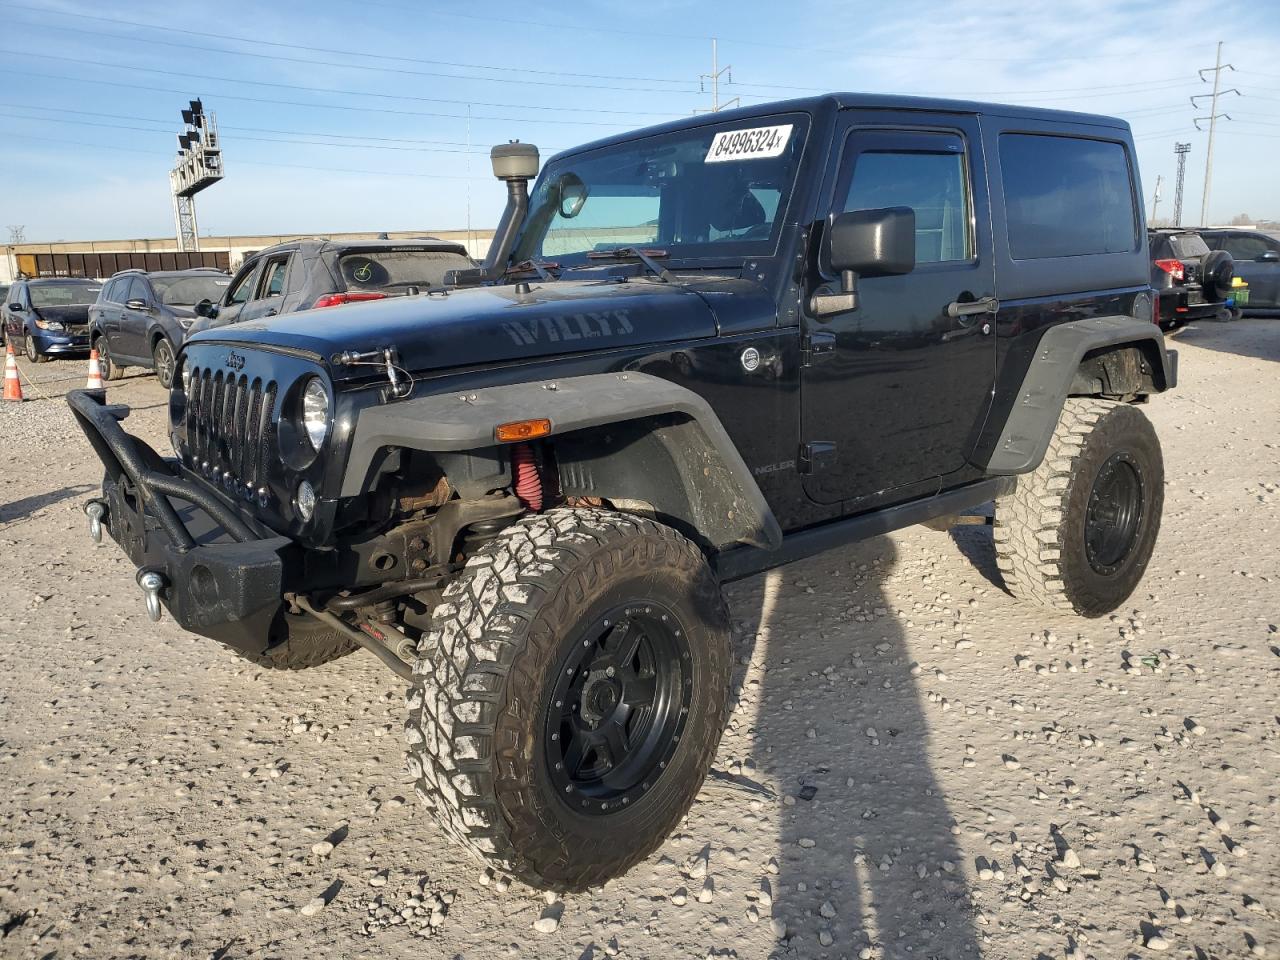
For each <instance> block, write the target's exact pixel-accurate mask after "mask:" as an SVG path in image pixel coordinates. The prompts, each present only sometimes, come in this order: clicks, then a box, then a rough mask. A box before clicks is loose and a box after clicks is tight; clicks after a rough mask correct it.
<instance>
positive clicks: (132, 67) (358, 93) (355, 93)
mask: <svg viewBox="0 0 1280 960" xmlns="http://www.w3.org/2000/svg"><path fill="white" fill-rule="evenodd" d="M0 54H5V55H10V56H20V57H30V58H32V59H36V60H61V61H62V62H64V63H76V64H80V65H82V66H91V67H105V68H106V69H108V70H127V71H129V72H138V71H141V72H143V73H157V74H160V75H161V76H166V77H181V78H182V79H184V80H188V81H198V82H200V83H203V82H204V81H206V80H213V81H217V82H220V83H241V84H245V85H248V86H253V87H273V88H276V89H279V90H302V91H306V92H309V93H335V94H338V95H340V96H349V97H373V98H376V99H379V100H410V101H413V102H415V103H445V104H450V105H454V106H474V107H498V108H504V109H512V110H550V111H554V112H555V113H602V114H612V115H615V116H629V117H669V116H671V114H670V113H652V112H648V113H644V112H640V111H636V110H600V109H596V108H592V107H552V106H545V105H542V104H525V103H494V102H492V101H483V100H449V99H445V98H443V97H418V96H413V95H411V94H398V93H374V92H369V91H363V90H339V89H335V88H334V87H313V86H309V85H307V84H298V83H277V82H275V81H271V80H243V79H241V78H240V77H219V76H214V75H212V74H203V75H197V74H194V73H192V72H191V71H189V70H187V71H181V70H162V69H160V68H158V67H139V66H137V65H136V64H121V63H111V62H110V61H106V60H89V59H86V58H84V57H63V56H58V55H56V54H52V53H29V52H27V51H24V50H5V49H0ZM307 62H311V61H307ZM313 65H314V64H313ZM454 79H462V80H465V79H470V78H467V77H455V78H454ZM95 82H96V81H95Z"/></svg>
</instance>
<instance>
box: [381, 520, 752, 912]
mask: <svg viewBox="0 0 1280 960" xmlns="http://www.w3.org/2000/svg"><path fill="white" fill-rule="evenodd" d="M414 675H415V681H416V682H415V683H414V685H413V686H412V687H411V688H410V690H409V692H408V695H407V705H408V708H409V719H408V722H407V723H406V733H407V737H408V741H409V770H410V773H411V775H412V776H413V777H414V778H415V780H416V784H415V786H416V789H417V792H418V794H419V796H420V797H421V798H422V799H423V801H424V802H425V803H426V805H427V806H428V807H429V808H431V810H432V811H433V813H434V815H435V817H436V819H437V820H438V821H439V823H440V825H441V826H442V827H443V828H444V830H445V831H446V832H447V833H449V834H450V835H451V836H452V837H454V838H455V839H456V840H458V841H459V842H461V843H462V844H463V845H464V846H465V847H467V848H468V849H469V850H470V851H471V852H473V853H474V854H476V855H477V856H478V857H480V858H481V859H482V860H484V861H486V862H488V863H489V864H491V865H493V866H494V867H496V868H497V869H499V870H502V871H504V872H506V873H509V874H512V875H514V876H515V877H517V878H519V879H521V880H523V881H524V882H526V883H528V884H530V885H532V886H535V887H545V888H552V889H557V890H582V889H585V888H586V887H588V886H594V885H599V884H602V883H604V882H605V881H606V880H609V879H610V878H612V877H616V876H618V875H619V874H621V873H623V872H625V871H626V870H628V869H629V868H630V867H632V866H633V865H634V864H636V863H637V862H638V861H640V860H641V859H643V858H644V857H645V856H647V855H648V854H650V853H651V852H652V851H653V850H654V849H656V848H657V847H658V846H659V845H660V844H661V843H662V842H663V840H664V839H665V838H666V836H667V834H668V833H670V831H671V830H672V829H674V828H675V826H676V825H677V824H678V823H679V822H680V819H681V818H682V817H683V816H684V815H685V813H686V812H687V811H688V809H689V806H690V805H691V804H692V803H693V799H694V796H695V795H696V794H697V792H698V789H699V787H700V786H701V784H702V780H703V777H704V776H705V775H706V772H707V770H708V769H709V768H710V765H711V761H712V758H713V756H714V754H715V750H716V747H717V745H718V744H719V741H720V735H721V732H722V731H723V728H724V724H725V721H726V716H727V710H728V684H729V619H728V612H727V610H726V608H725V604H724V600H723V597H722V596H721V593H720V587H719V584H718V583H717V581H716V579H715V576H714V575H713V574H712V572H711V569H710V567H709V566H708V565H707V562H706V560H705V558H704V557H703V556H702V554H701V553H700V552H699V550H698V549H697V548H696V547H695V546H694V545H693V544H692V543H690V542H689V541H688V540H686V539H685V538H684V537H682V536H681V535H680V534H679V533H677V532H676V531H675V530H672V529H671V528H669V527H666V526H663V525H661V524H658V523H655V522H653V521H650V520H645V519H640V518H637V517H632V516H627V515H624V514H616V513H609V512H607V511H600V510H552V511H549V512H548V513H545V514H541V515H537V516H529V517H526V518H524V519H522V520H521V521H519V522H518V523H516V524H515V525H514V526H512V527H510V528H508V529H507V530H506V531H504V532H503V533H502V534H500V535H499V536H498V537H497V538H496V539H494V540H493V541H492V542H490V543H488V544H486V545H485V546H484V547H483V548H482V549H481V550H480V551H479V553H477V554H476V555H475V556H474V557H472V558H471V559H470V560H469V561H468V562H467V565H466V568H465V569H464V570H463V572H462V574H461V575H460V576H459V578H458V579H457V580H455V581H454V582H453V583H452V584H450V586H449V587H448V588H447V589H446V590H445V592H444V596H443V599H442V601H441V603H440V604H439V605H438V606H437V607H436V609H435V611H434V612H433V614H432V625H431V628H430V629H429V630H428V631H427V633H426V634H425V635H424V636H423V639H422V641H421V643H420V645H419V648H418V660H417V663H416V664H415V666H414Z"/></svg>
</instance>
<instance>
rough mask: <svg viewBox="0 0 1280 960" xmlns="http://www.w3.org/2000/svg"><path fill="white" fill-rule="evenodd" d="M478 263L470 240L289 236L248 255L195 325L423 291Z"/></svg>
mask: <svg viewBox="0 0 1280 960" xmlns="http://www.w3.org/2000/svg"><path fill="white" fill-rule="evenodd" d="M474 266H475V264H474V263H473V262H472V260H471V258H470V257H469V256H468V255H467V250H466V247H463V246H462V245H461V244H457V243H450V242H449V241H447V240H435V239H432V238H430V237H427V238H423V239H421V240H358V241H352V240H346V241H339V240H321V239H311V240H291V241H289V242H288V243H280V244H276V245H275V246H273V247H268V248H267V249H265V250H263V251H261V252H260V253H256V254H253V255H252V256H250V257H247V258H245V261H244V263H243V264H242V265H241V267H240V270H239V271H238V272H237V273H236V275H235V277H234V278H233V279H232V281H231V283H230V285H229V287H228V289H227V291H226V292H225V294H224V295H223V297H222V298H221V300H218V301H215V302H214V303H211V304H207V305H205V306H203V307H200V308H199V312H200V313H201V314H202V316H201V319H200V320H198V321H196V323H195V325H194V327H193V328H192V332H199V331H201V330H208V329H211V328H213V327H221V326H225V325H226V324H228V323H238V322H239V321H241V320H254V319H257V318H258V317H271V316H275V315H276V314H280V313H294V312H296V311H298V310H310V309H312V308H313V307H336V306H339V305H341V304H344V303H353V302H356V301H360V300H382V299H384V298H386V297H400V296H405V295H406V294H411V293H426V292H427V291H428V290H434V289H438V288H440V287H442V286H444V281H445V274H446V273H448V272H449V271H451V270H467V269H470V268H472V267H474Z"/></svg>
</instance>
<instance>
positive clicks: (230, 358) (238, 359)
mask: <svg viewBox="0 0 1280 960" xmlns="http://www.w3.org/2000/svg"><path fill="white" fill-rule="evenodd" d="M227 366H228V367H231V369H233V370H243V369H244V357H243V356H242V355H241V354H238V353H236V352H235V351H234V350H232V351H231V352H230V353H228V354H227Z"/></svg>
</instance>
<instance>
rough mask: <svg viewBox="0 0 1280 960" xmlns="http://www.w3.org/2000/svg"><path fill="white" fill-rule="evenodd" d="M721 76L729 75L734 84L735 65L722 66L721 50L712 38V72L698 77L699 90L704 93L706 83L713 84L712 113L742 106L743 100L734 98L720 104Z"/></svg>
mask: <svg viewBox="0 0 1280 960" xmlns="http://www.w3.org/2000/svg"><path fill="white" fill-rule="evenodd" d="M721 74H726V75H728V78H729V82H730V83H733V64H729V65H727V66H724V67H721V66H720V54H719V50H718V49H717V43H716V38H715V37H712V38H711V72H710V73H703V74H699V76H698V89H699V90H701V91H702V92H703V93H706V92H707V88H706V86H705V81H710V83H711V112H712V113H719V112H720V111H721V110H723V109H725V108H726V107H732V106H733V105H734V104H737V105H739V106H741V105H742V100H741V98H739V97H734V98H733V99H732V100H726V101H725V102H724V103H721V102H720V75H721ZM694 112H695V113H697V112H699V111H696V110H695V111H694Z"/></svg>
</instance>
